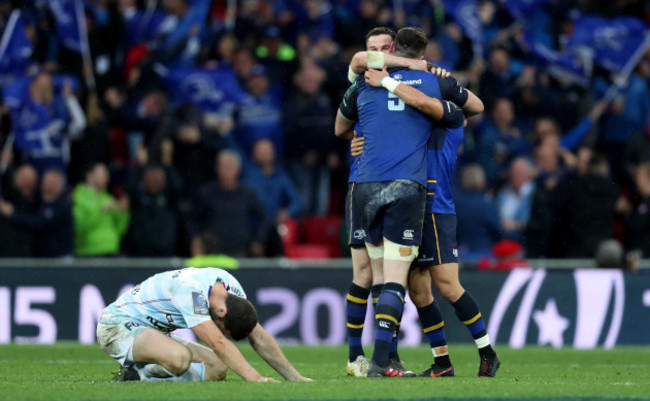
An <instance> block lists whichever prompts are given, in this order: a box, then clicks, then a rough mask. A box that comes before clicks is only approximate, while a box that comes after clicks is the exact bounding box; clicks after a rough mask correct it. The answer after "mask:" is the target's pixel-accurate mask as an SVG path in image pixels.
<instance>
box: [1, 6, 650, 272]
mask: <svg viewBox="0 0 650 401" xmlns="http://www.w3.org/2000/svg"><path fill="white" fill-rule="evenodd" d="M82 3H83V9H82V10H77V11H79V13H77V14H75V13H74V10H75V9H74V7H75V6H74V4H75V3H74V2H70V1H68V0H53V1H44V0H35V1H33V2H20V1H7V0H0V27H1V28H2V30H3V39H2V43H1V44H0V50H1V51H2V52H3V53H2V54H3V57H2V59H1V60H0V80H2V108H1V113H2V119H1V126H0V135H1V142H0V143H1V144H2V145H3V147H2V149H3V150H2V154H1V155H0V158H1V160H0V172H1V173H2V181H1V185H2V187H1V195H2V200H0V215H1V221H0V243H2V244H3V245H2V246H1V247H0V256H3V257H34V256H38V257H41V256H42V257H62V256H75V255H76V256H84V257H87V256H115V255H128V256H134V257H140V256H172V255H189V254H192V255H193V256H196V252H193V251H191V250H193V249H195V248H201V247H194V246H190V245H191V244H192V243H193V241H192V240H193V239H194V240H197V239H201V238H203V239H205V238H208V240H209V241H208V242H210V243H212V244H213V245H214V244H217V243H218V245H214V246H212V250H213V252H215V253H219V252H222V253H225V254H228V255H230V256H234V257H245V256H249V257H260V256H279V255H282V254H283V253H284V250H283V239H285V238H284V237H286V234H285V231H286V229H285V228H286V227H287V226H288V225H291V224H294V223H295V221H300V219H302V218H305V217H325V216H342V215H343V205H344V197H345V191H346V187H347V179H348V177H347V171H348V162H349V143H347V142H344V141H342V140H339V139H336V138H335V136H334V134H333V126H334V117H335V115H336V109H337V107H338V104H339V102H340V99H341V97H342V94H343V93H344V91H345V89H346V88H347V86H348V82H347V69H348V63H349V61H350V59H351V58H352V56H353V55H354V54H355V52H357V51H360V50H364V46H365V44H364V38H365V35H366V33H367V32H368V31H369V30H370V29H372V28H374V27H376V26H389V27H394V28H400V27H403V26H419V27H421V28H423V29H424V30H425V32H426V33H427V35H428V36H429V38H430V44H429V47H428V49H427V54H426V58H427V59H428V60H430V61H432V62H433V63H435V64H438V65H440V66H442V67H444V68H446V69H448V70H450V71H452V73H453V75H454V76H455V77H456V78H457V79H458V80H459V82H460V83H461V84H463V85H464V86H466V87H468V88H471V89H472V90H473V91H474V92H475V93H477V94H478V95H479V97H480V98H481V99H482V100H483V102H484V104H485V106H486V112H485V113H484V115H482V116H479V117H474V118H472V119H470V120H469V124H468V126H467V130H466V132H467V135H466V141H465V143H464V144H463V148H462V152H461V154H460V155H459V163H458V168H457V175H458V177H457V180H456V181H457V183H456V193H455V201H456V205H457V211H458V232H459V246H460V256H461V258H463V259H464V260H474V261H476V260H479V259H480V258H482V257H486V256H488V255H490V254H491V253H492V250H493V248H494V246H495V244H497V243H499V242H500V241H502V240H504V239H505V240H511V241H513V242H509V243H513V244H519V245H515V246H509V247H500V248H498V249H505V251H504V252H505V253H506V254H507V253H519V255H520V256H521V255H526V256H527V257H533V258H541V257H576V258H584V257H594V256H595V255H596V251H597V249H598V246H599V244H601V243H603V242H604V241H607V240H611V239H616V240H617V241H619V242H620V243H621V244H623V245H624V247H625V249H626V250H630V251H631V250H640V251H642V252H643V253H644V254H645V256H646V257H648V256H650V119H649V116H650V50H648V51H646V52H645V55H644V56H643V57H642V58H641V59H640V61H639V62H638V64H636V66H635V67H634V69H633V70H632V72H631V74H630V75H629V77H628V78H627V79H622V80H620V81H621V82H620V83H621V88H620V90H619V91H618V93H617V94H616V96H614V97H613V98H612V99H611V102H609V101H602V100H601V99H603V97H604V96H605V95H606V93H607V92H608V89H609V88H610V87H611V85H612V84H613V82H614V79H613V77H614V73H613V70H612V69H611V68H607V66H603V65H601V64H599V63H598V62H595V63H593V65H590V66H589V68H587V69H586V70H587V71H586V72H585V73H584V74H582V75H581V74H577V75H579V76H576V74H572V73H569V72H567V71H563V70H561V69H558V68H554V67H556V66H555V65H550V64H549V62H548V60H541V61H540V57H539V54H537V53H535V52H534V51H533V49H534V45H535V44H540V43H541V44H544V45H546V46H548V47H549V48H551V49H554V50H557V51H562V50H563V49H564V48H566V47H567V46H568V45H567V43H568V42H569V41H570V40H571V38H572V35H574V34H575V30H576V26H577V24H578V23H579V21H580V19H581V18H583V16H585V15H591V16H599V17H604V18H613V17H621V16H632V17H634V18H636V19H637V20H638V22H640V23H642V24H646V25H644V26H645V29H646V30H647V24H648V23H649V22H650V8H649V6H648V4H647V2H643V1H640V0H638V1H633V0H625V1H624V0H617V1H608V2H603V1H588V0H582V1H578V0H571V1H570V0H563V1H559V0H538V1H534V2H517V1H508V2H506V1H498V0H481V1H477V2H475V4H476V7H477V10H476V11H477V16H478V21H479V22H480V27H478V28H477V27H474V29H473V30H472V29H470V28H468V27H466V26H465V25H466V24H464V23H463V21H461V20H458V19H455V18H454V15H453V12H452V11H453V6H449V7H444V6H448V3H453V2H447V1H440V0H433V1H425V0H408V1H402V2H391V1H384V0H285V1H266V0H246V1H238V2H232V3H236V8H228V6H227V4H228V3H231V2H226V1H218V0H215V1H210V0H161V1H146V2H145V1H138V0H86V1H84V2H82ZM514 3H517V4H519V3H526V4H529V5H528V7H535V9H534V10H531V9H528V10H523V9H522V8H518V6H516V5H515V4H514ZM530 3H533V6H531V5H530ZM70 7H72V8H70ZM521 7H523V6H521ZM522 10H523V11H527V12H524V13H523V15H522ZM17 11H19V12H17ZM66 19H67V20H68V21H66ZM69 20H72V21H77V22H79V23H78V24H76V25H75V24H74V23H72V24H71V25H72V26H70V24H69V22H70V21H69ZM66 23H68V24H67V25H66ZM86 30H87V43H85V41H84V40H83V39H84V37H85V36H86V35H85V33H84V32H85V31H86ZM476 32H479V33H480V34H481V36H482V38H481V39H480V40H478V39H477V38H476V36H477V35H476ZM75 35H76V36H75ZM531 37H532V39H531ZM21 41H22V42H21ZM531 44H532V45H531ZM625 61H626V60H623V62H625ZM618 70H620V66H619V68H618ZM583 72H584V71H583ZM342 219H343V218H342V217H340V218H339V220H342ZM339 226H340V225H339ZM279 228H282V229H280V230H279ZM279 233H280V234H279ZM281 234H282V235H281ZM344 237H345V234H342V235H341V238H344ZM609 243H611V242H609Z"/></svg>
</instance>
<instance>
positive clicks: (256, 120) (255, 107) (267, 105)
mask: <svg viewBox="0 0 650 401" xmlns="http://www.w3.org/2000/svg"><path fill="white" fill-rule="evenodd" d="M246 91H247V94H246V96H245V97H244V100H243V102H242V104H241V106H240V108H239V117H238V120H237V128H236V130H235V136H236V138H237V141H238V142H239V145H240V146H241V147H242V149H243V150H244V152H245V153H246V154H247V155H250V154H251V152H252V150H253V144H255V142H257V141H258V140H260V139H268V140H270V141H271V142H273V145H275V148H276V150H277V152H278V154H280V155H282V154H284V143H283V142H284V134H283V129H282V110H281V106H280V105H281V102H280V99H279V98H278V97H277V96H275V95H274V94H273V93H272V92H271V91H270V80H269V76H268V73H267V71H266V68H264V66H262V65H260V64H257V65H255V66H254V67H253V68H252V69H251V71H250V74H249V76H248V77H247V80H246Z"/></svg>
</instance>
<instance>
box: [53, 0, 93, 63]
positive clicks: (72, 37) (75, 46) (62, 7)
mask: <svg viewBox="0 0 650 401" xmlns="http://www.w3.org/2000/svg"><path fill="white" fill-rule="evenodd" d="M48 4H49V6H50V10H51V11H52V14H53V15H54V20H55V22H56V34H57V36H58V37H59V39H60V40H61V43H62V44H63V46H65V47H67V48H68V49H70V50H73V51H76V52H81V51H82V46H83V43H82V40H83V36H84V35H85V32H83V31H82V30H83V29H85V25H83V24H84V14H83V0H48Z"/></svg>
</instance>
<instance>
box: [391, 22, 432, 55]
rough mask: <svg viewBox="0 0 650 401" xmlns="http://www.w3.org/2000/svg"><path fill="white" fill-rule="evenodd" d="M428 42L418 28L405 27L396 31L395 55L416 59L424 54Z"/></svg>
mask: <svg viewBox="0 0 650 401" xmlns="http://www.w3.org/2000/svg"><path fill="white" fill-rule="evenodd" d="M428 43H429V40H428V39H427V35H425V33H424V31H423V30H422V29H420V28H414V27H406V28H402V29H400V30H399V31H397V36H396V37H395V54H396V55H398V56H403V57H407V58H418V57H420V56H422V55H423V54H424V51H425V50H426V49H427V44H428Z"/></svg>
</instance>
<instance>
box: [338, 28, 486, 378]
mask: <svg viewBox="0 0 650 401" xmlns="http://www.w3.org/2000/svg"><path fill="white" fill-rule="evenodd" d="M415 32H416V33H417V32H418V31H417V30H415ZM417 36H418V35H414V37H416V38H417ZM420 39H421V40H424V41H426V38H425V37H424V35H421V38H420ZM355 58H356V56H355ZM385 75H387V74H386V73H385V72H383V73H381V72H379V71H369V72H368V73H366V82H367V83H369V84H371V85H373V86H379V84H380V80H381V79H383V78H384V77H385ZM402 87H404V88H402ZM440 87H441V92H442V93H441V95H442V96H443V98H446V99H450V100H453V101H454V102H455V103H457V104H460V105H463V109H464V111H465V114H466V115H468V116H470V115H473V114H477V113H480V112H482V110H483V105H482V102H481V101H480V100H479V99H478V98H476V96H474V95H473V94H472V93H471V92H469V91H467V90H465V89H463V88H461V87H459V86H458V85H457V83H456V81H455V80H453V78H452V79H448V80H441V82H440ZM395 94H396V95H398V97H399V98H401V100H403V101H404V102H405V103H406V104H408V105H411V106H414V107H417V108H419V109H420V110H422V111H423V112H426V110H424V109H423V108H422V104H423V102H422V99H423V98H422V96H421V95H422V93H421V92H419V91H417V90H416V89H414V88H408V89H407V88H406V85H399V86H397V87H396V90H395ZM434 117H435V115H434ZM462 137H463V130H462V127H459V128H455V129H441V128H439V127H438V128H436V129H435V130H434V131H433V133H432V137H431V140H430V142H429V155H428V174H427V210H428V212H427V213H426V215H425V227H424V231H425V233H424V235H425V236H424V240H423V245H422V248H421V249H420V257H419V258H418V260H417V261H416V262H415V263H414V264H413V268H412V269H411V271H410V273H409V292H410V295H411V298H412V300H413V302H414V303H415V304H416V306H417V307H418V314H419V315H420V320H421V321H422V324H423V329H424V332H425V335H426V336H427V339H428V340H429V343H430V345H431V347H432V351H433V354H434V364H432V366H431V367H430V368H429V369H427V370H426V371H425V372H423V373H422V374H421V375H422V376H433V377H437V376H453V375H454V374H455V372H454V369H453V366H452V365H451V362H450V359H449V356H448V351H447V346H446V340H445V336H444V322H443V320H442V316H441V314H440V311H439V309H438V307H437V305H436V304H435V301H434V299H433V297H432V294H431V284H430V283H431V279H433V281H434V283H435V285H436V287H437V288H438V290H439V291H440V293H441V294H442V295H443V297H444V298H445V299H446V300H447V301H449V302H450V303H451V304H452V306H453V307H454V308H455V310H456V314H457V316H458V317H459V318H460V319H461V321H463V323H465V325H466V326H467V327H468V329H469V331H470V333H471V334H472V336H473V337H474V339H475V342H476V344H477V346H478V348H479V354H480V357H481V364H480V367H479V376H480V377H492V376H494V374H495V373H496V370H497V369H498V367H499V359H498V357H497V356H496V353H495V352H494V351H493V349H492V347H491V346H490V342H489V337H488V336H487V333H486V330H485V324H484V322H483V319H482V317H481V314H480V312H479V310H478V306H477V305H476V302H475V301H474V300H473V298H472V297H471V296H470V295H469V293H467V292H466V291H465V290H464V289H463V288H462V286H461V285H460V282H459V280H458V263H457V251H456V224H455V210H454V206H453V199H452V197H451V188H450V185H449V180H450V176H451V172H452V170H453V166H454V164H455V160H456V155H457V153H458V148H459V146H460V143H461V142H462ZM354 142H356V144H355V143H354ZM354 142H353V148H355V146H356V148H357V149H359V148H360V144H362V142H361V141H359V140H355V141H354ZM351 223H352V221H351ZM351 231H352V230H351ZM353 289H354V284H353V285H352V286H351V291H350V293H352V290H353ZM350 303H351V302H350V296H348V314H349V315H350V309H351V308H350ZM364 312H365V310H364ZM349 326H350V317H349V318H348V327H349ZM348 330H349V331H350V329H348ZM359 336H360V335H359ZM350 349H351V351H352V349H353V344H352V342H351V344H350ZM351 353H352V352H351ZM391 362H392V361H391Z"/></svg>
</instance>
